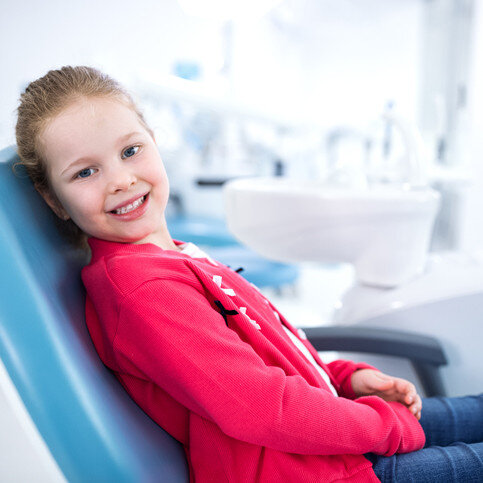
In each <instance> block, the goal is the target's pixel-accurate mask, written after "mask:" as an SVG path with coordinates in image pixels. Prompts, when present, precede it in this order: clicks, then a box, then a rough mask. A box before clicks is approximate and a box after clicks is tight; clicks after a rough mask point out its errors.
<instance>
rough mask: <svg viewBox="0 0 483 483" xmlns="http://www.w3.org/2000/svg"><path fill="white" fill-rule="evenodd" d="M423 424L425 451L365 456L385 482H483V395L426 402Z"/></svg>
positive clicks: (429, 399)
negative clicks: (387, 455) (386, 455)
mask: <svg viewBox="0 0 483 483" xmlns="http://www.w3.org/2000/svg"><path fill="white" fill-rule="evenodd" d="M420 423H421V426H422V427H423V429H424V432H425V434H426V444H425V447H424V448H423V449H421V450H419V451H414V452H412V453H407V454H396V455H394V456H389V457H385V456H379V455H374V454H367V455H365V456H366V457H367V458H368V459H369V460H370V461H371V462H372V464H373V468H374V472H375V473H376V476H377V477H378V478H379V479H380V480H381V481H382V482H386V481H390V482H401V483H402V482H404V483H406V482H408V483H410V482H414V483H423V482H438V483H439V482H444V483H449V482H462V483H463V482H464V483H468V482H483V394H482V395H480V396H467V397H461V398H426V399H423V409H422V412H421V421H420Z"/></svg>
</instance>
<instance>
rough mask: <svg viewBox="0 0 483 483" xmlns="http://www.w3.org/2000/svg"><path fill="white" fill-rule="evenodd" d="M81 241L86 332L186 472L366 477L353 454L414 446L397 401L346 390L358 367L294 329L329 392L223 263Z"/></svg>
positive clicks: (414, 431)
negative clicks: (85, 257)
mask: <svg viewBox="0 0 483 483" xmlns="http://www.w3.org/2000/svg"><path fill="white" fill-rule="evenodd" d="M175 243H176V244H180V243H181V242H175ZM89 244H90V246H91V249H92V259H91V262H90V264H89V265H88V266H86V267H84V269H83V270H82V280H83V282H84V285H85V287H86V289H87V300H86V319H87V326H88V329H89V332H90V335H91V337H92V340H93V342H94V345H95V347H96V349H97V351H98V353H99V356H100V358H101V359H102V361H103V362H104V364H106V365H107V366H108V367H109V368H110V369H112V371H114V373H115V375H116V376H117V378H118V379H119V381H120V382H121V384H122V385H123V386H124V388H125V389H126V390H127V392H128V393H129V394H130V395H131V397H132V398H133V399H134V400H135V401H136V402H137V403H138V404H139V406H141V408H143V409H144V411H145V412H146V413H147V414H148V415H149V416H150V417H151V418H152V419H154V421H156V422H157V423H158V424H159V425H160V426H162V427H163V428H164V429H165V430H166V431H167V432H168V433H170V434H171V435H172V436H173V437H174V438H176V439H177V440H178V441H180V442H181V443H182V444H183V445H184V448H185V451H186V454H187V458H188V463H189V467H190V475H191V481H196V482H213V481H216V482H223V481H226V482H243V483H248V482H279V481H294V482H295V481H296V482H321V481H324V482H325V481H339V480H349V481H360V482H367V481H378V480H377V478H376V476H375V475H374V472H373V471H372V466H371V463H370V462H369V461H368V460H367V459H366V458H364V456H363V454H364V453H368V452H374V453H377V454H383V455H392V454H394V453H396V452H401V453H402V452H408V451H413V450H417V449H420V448H421V447H422V446H423V444H424V433H423V431H422V428H421V426H420V425H419V423H418V421H417V419H416V418H415V417H414V416H413V415H412V414H411V413H410V412H409V410H408V409H406V408H405V407H404V406H403V405H402V404H399V403H396V402H390V403H387V402H385V401H383V400H382V399H380V398H379V397H376V396H369V397H361V398H359V399H355V400H354V396H355V395H354V393H353V391H352V388H351V385H350V376H351V374H352V373H353V372H354V370H356V369H358V368H364V367H370V366H367V365H365V364H355V363H353V362H349V361H335V362H332V363H330V364H327V365H325V364H323V362H322V361H321V360H320V358H319V356H318V354H317V352H316V351H315V349H314V348H313V347H312V345H311V344H310V343H309V342H308V341H307V340H303V339H302V341H303V343H304V344H305V346H306V347H307V348H308V349H309V351H310V352H311V353H312V355H313V356H314V358H315V360H316V361H317V363H318V364H320V365H321V366H322V367H323V368H324V370H325V371H326V372H327V373H328V374H329V376H330V379H331V381H332V383H333V385H334V387H335V388H336V390H337V392H338V394H339V395H340V396H341V397H336V396H334V395H333V394H332V393H331V392H330V391H329V388H328V386H327V385H326V383H325V382H324V380H323V378H322V377H321V375H320V374H319V373H318V371H317V370H316V369H315V367H314V366H313V365H312V364H310V362H308V360H307V359H306V358H305V357H304V356H303V354H302V353H301V352H300V351H299V350H298V349H297V348H296V347H295V346H294V344H293V343H292V341H291V340H290V338H289V337H288V336H287V334H286V333H285V332H284V329H283V327H282V325H281V324H282V323H283V324H284V325H285V326H286V327H287V328H288V329H289V330H290V331H291V332H293V333H294V334H295V335H296V336H297V337H299V338H300V336H299V334H298V332H297V330H296V329H295V328H293V327H292V326H291V325H290V324H289V323H288V322H287V321H286V320H285V318H284V317H283V316H282V314H280V313H279V312H278V311H277V309H276V308H275V307H274V306H273V305H272V304H271V303H270V302H269V301H268V300H267V299H266V298H265V297H264V296H263V295H262V294H261V293H260V292H259V291H258V290H257V289H256V288H254V287H253V286H252V285H251V284H250V283H248V282H247V281H246V280H245V279H244V278H243V277H241V276H240V275H238V274H237V273H236V272H234V271H233V270H231V269H230V268H228V267H226V266H224V265H222V264H220V263H217V264H216V265H215V264H214V263H213V262H210V261H209V260H207V259H195V258H191V257H190V256H188V255H185V254H182V253H180V252H177V251H174V250H163V249H161V248H160V247H158V246H156V245H153V244H143V245H135V244H122V243H114V242H107V241H103V240H99V239H95V238H91V239H89ZM220 277H221V278H220ZM274 312H276V313H277V314H278V315H279V317H280V320H279V319H278V317H276V315H275V313H274Z"/></svg>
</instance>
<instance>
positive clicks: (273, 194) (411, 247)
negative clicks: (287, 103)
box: [223, 177, 440, 287]
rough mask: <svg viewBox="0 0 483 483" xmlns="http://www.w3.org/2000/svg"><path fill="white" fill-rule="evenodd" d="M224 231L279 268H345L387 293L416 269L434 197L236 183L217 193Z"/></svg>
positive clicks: (419, 192)
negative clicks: (341, 264) (346, 264)
mask: <svg viewBox="0 0 483 483" xmlns="http://www.w3.org/2000/svg"><path fill="white" fill-rule="evenodd" d="M223 190H224V193H223V195H224V200H225V207H226V221H227V226H228V229H229V230H230V231H231V232H232V233H233V234H234V235H235V237H237V238H238V239H239V240H240V241H241V242H242V243H244V244H246V245H247V246H249V247H250V248H252V249H253V250H255V251H257V252H258V253H260V254H261V255H263V256H265V257H267V258H270V259H273V260H279V261H284V262H304V261H310V262H329V261H337V262H349V263H352V264H354V267H355V272H356V277H357V278H358V279H359V281H361V282H362V283H365V284H369V285H374V286H381V287H394V286H397V285H400V284H402V283H404V282H406V281H408V280H410V279H411V278H413V277H415V276H416V275H418V274H419V273H421V271H422V270H423V269H424V265H425V261H426V256H427V252H428V248H429V243H430V239H431V233H432V228H433V224H434V219H435V217H436V213H437V210H438V207H439V201H440V196H439V193H438V192H436V191H434V190H432V189H430V188H418V189H402V188H395V187H389V186H385V185H380V186H377V187H375V188H371V189H369V190H359V191H357V190H353V189H350V190H349V189H343V188H340V189H338V188H331V187H328V186H327V185H326V184H323V183H321V182H317V181H313V182H312V181H299V180H293V179H289V178H281V177H271V178H241V179H237V180H232V181H230V182H228V183H226V184H225V185H224V188H223Z"/></svg>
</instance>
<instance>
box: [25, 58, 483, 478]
mask: <svg viewBox="0 0 483 483" xmlns="http://www.w3.org/2000/svg"><path fill="white" fill-rule="evenodd" d="M16 136H17V145H18V152H19V155H20V158H21V163H22V164H24V165H25V167H26V169H27V170H28V172H29V175H30V177H31V179H32V182H33V183H34V186H35V188H36V189H37V190H38V192H39V193H40V194H41V195H42V197H43V198H44V200H45V201H46V203H47V204H48V205H49V206H50V207H51V208H52V210H53V211H54V212H55V214H56V215H57V216H58V218H59V219H60V220H61V222H60V223H61V228H62V229H63V230H64V232H65V233H66V235H67V236H68V237H69V239H70V240H72V241H73V242H74V243H75V244H76V245H78V246H81V247H83V248H85V249H86V250H90V251H91V260H90V263H89V264H88V265H87V266H86V267H84V269H83V270H82V280H83V282H84V285H85V287H86V290H87V299H86V322H87V326H88V329H89V333H90V335H91V337H92V340H93V342H94V345H95V347H96V349H97V351H98V353H99V356H100V358H101V359H102V361H103V362H104V364H106V365H107V366H108V367H109V368H110V369H111V370H112V371H113V372H114V374H115V375H116V377H117V378H118V379H119V381H120V382H121V384H122V385H123V386H124V388H125V389H126V391H127V392H128V393H129V394H130V396H131V397H132V398H133V399H134V400H135V401H136V402H137V403H138V404H139V406H141V408H143V409H144V411H146V413H147V414H148V415H149V416H150V417H151V418H153V419H154V420H155V421H156V422H157V423H158V424H159V425H160V426H162V427H163V428H164V429H165V430H166V431H167V432H168V433H170V434H171V435H172V436H173V437H174V438H176V439H177V440H178V441H180V442H181V443H182V444H183V446H184V448H185V451H186V456H187V460H188V464H189V467H190V475H191V481H200V482H205V481H206V482H213V481H216V482H221V481H228V482H278V481H294V482H299V481H300V482H301V481H303V482H321V481H340V480H347V481H355V482H357V481H361V482H366V481H378V479H377V478H380V479H381V480H383V481H396V480H397V481H445V482H446V481H453V480H454V481H465V482H467V481H481V480H482V479H483V443H482V442H481V441H483V397H482V396H479V397H473V398H461V399H427V400H425V402H424V409H422V402H421V398H420V397H419V395H418V394H417V393H416V391H415V388H414V386H413V384H411V383H409V382H408V381H405V380H403V379H399V378H395V377H390V376H388V375H385V374H382V373H380V372H378V371H377V370H376V369H374V368H372V367H370V366H368V365H366V364H355V363H353V362H350V361H343V360H338V361H335V362H332V363H330V364H327V365H326V364H324V363H323V362H322V361H321V360H320V358H319V356H318V354H317V352H316V351H315V349H314V348H313V347H312V346H311V344H310V343H309V342H308V341H307V340H306V338H304V334H303V332H301V331H297V330H296V329H295V328H294V327H292V326H291V325H290V324H289V323H288V322H287V320H286V319H285V318H284V317H283V315H282V314H280V312H278V310H277V309H276V308H275V307H274V306H273V305H272V304H271V303H270V301H269V300H267V299H266V298H265V297H264V296H263V295H262V294H261V293H260V292H259V291H258V290H257V289H256V288H254V287H253V286H252V285H251V284H249V283H247V282H246V281H245V280H244V279H243V278H242V277H241V276H240V275H238V273H236V272H234V271H232V270H231V269H229V268H228V267H226V266H224V265H222V264H220V263H218V262H216V261H214V260H212V259H211V258H210V257H209V256H208V255H206V254H205V253H203V252H202V251H201V250H200V249H198V248H197V247H196V246H195V245H193V244H191V243H183V242H180V241H176V240H173V239H172V238H171V236H170V234H169V231H168V228H167V226H166V220H165V217H164V210H165V208H166V204H167V201H168V194H169V185H168V179H167V177H166V172H165V170H164V167H163V163H162V161H161V158H160V155H159V151H158V148H157V146H156V142H155V139H154V136H153V133H152V131H151V129H150V128H149V126H148V125H147V124H146V122H145V120H144V118H143V116H142V114H141V113H140V111H139V110H138V109H137V108H136V106H135V105H134V102H133V100H132V99H131V97H130V96H129V95H128V94H127V93H126V92H125V91H124V90H123V88H122V87H121V86H119V85H118V84H117V83H116V82H115V81H114V80H112V79H110V78H109V77H108V76H106V75H104V74H102V73H100V72H99V71H97V70H95V69H92V68H88V67H63V68H62V69H60V70H52V71H50V72H48V73H47V74H46V75H45V76H44V77H42V78H40V79H38V80H37V81H35V82H32V83H31V84H30V85H29V86H28V87H27V89H26V90H25V92H24V93H23V94H22V96H21V103H20V107H19V109H18V122H17V128H16ZM419 419H421V421H420V422H419V421H418V420H419ZM425 442H426V447H425V449H422V448H423V447H424V446H425ZM456 442H457V444H455V445H452V443H456ZM437 445H440V446H437ZM376 475H377V476H376Z"/></svg>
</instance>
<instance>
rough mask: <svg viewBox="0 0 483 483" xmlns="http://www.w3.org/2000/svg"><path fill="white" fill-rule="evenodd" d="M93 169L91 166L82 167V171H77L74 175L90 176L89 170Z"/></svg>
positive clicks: (79, 176)
mask: <svg viewBox="0 0 483 483" xmlns="http://www.w3.org/2000/svg"><path fill="white" fill-rule="evenodd" d="M91 171H94V170H93V169H92V168H84V169H83V170H82V171H79V172H78V173H77V175H76V178H88V177H89V176H90V174H91V173H90V172H91Z"/></svg>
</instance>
